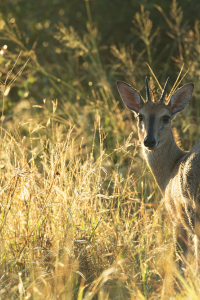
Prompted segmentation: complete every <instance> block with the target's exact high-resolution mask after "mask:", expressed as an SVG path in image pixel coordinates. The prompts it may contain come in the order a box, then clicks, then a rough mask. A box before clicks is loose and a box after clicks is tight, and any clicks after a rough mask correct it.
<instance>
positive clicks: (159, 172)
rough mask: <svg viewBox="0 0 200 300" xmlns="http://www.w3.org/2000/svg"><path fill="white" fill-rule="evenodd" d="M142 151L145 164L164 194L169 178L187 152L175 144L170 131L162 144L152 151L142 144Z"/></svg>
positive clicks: (173, 174)
mask: <svg viewBox="0 0 200 300" xmlns="http://www.w3.org/2000/svg"><path fill="white" fill-rule="evenodd" d="M143 152H144V156H145V159H146V161H147V164H148V166H149V167H150V169H151V171H152V173H153V175H154V178H155V180H156V182H157V184H158V186H159V188H160V190H161V192H162V194H163V195H164V193H165V189H166V187H167V185H168V183H169V181H170V179H171V178H173V177H174V176H175V174H176V173H177V170H178V167H179V165H180V163H181V161H182V160H183V158H184V156H185V155H186V154H187V152H185V151H183V150H181V149H180V148H179V147H178V146H177V144H176V142H175V140H174V136H173V133H172V131H171V134H170V135H169V138H168V140H167V141H166V143H165V144H164V145H163V146H161V147H159V148H155V149H154V150H152V151H149V150H147V149H146V148H145V147H144V146H143Z"/></svg>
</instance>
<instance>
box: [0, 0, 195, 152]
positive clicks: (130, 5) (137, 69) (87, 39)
mask: <svg viewBox="0 0 200 300" xmlns="http://www.w3.org/2000/svg"><path fill="white" fill-rule="evenodd" d="M0 8H1V10H0V11H1V13H0V32H1V37H0V39H1V47H3V46H4V45H7V49H4V48H2V50H1V57H0V76H1V77H0V78H1V80H2V82H3V83H4V84H5V82H6V86H5V85H2V87H1V91H2V93H1V102H0V110H1V113H2V115H4V116H3V117H2V121H3V120H4V123H6V121H7V120H8V121H9V120H11V119H12V120H13V119H15V120H20V122H21V124H22V122H25V121H27V117H28V118H32V119H33V118H37V121H38V119H41V123H43V125H44V122H46V119H45V118H44V117H45V112H46V110H45V109H48V110H51V106H52V102H51V101H56V103H57V115H58V116H59V117H60V118H63V119H64V120H65V121H64V120H63V119H62V121H63V122H65V124H68V125H69V126H70V124H73V125H76V126H78V127H81V128H82V133H81V134H80V135H85V137H87V139H86V141H85V143H87V140H88V136H91V134H92V132H91V130H93V129H92V128H93V123H94V118H95V117H94V116H95V114H94V111H95V109H97V108H98V110H99V114H100V116H101V118H102V120H103V125H104V130H105V132H106V134H108V133H109V138H108V139H107V144H106V147H107V148H110V147H111V145H112V143H115V139H116V138H117V140H119V141H120V140H123V135H124V134H125V135H127V133H126V132H124V126H123V122H122V123H121V122H120V120H119V119H120V118H121V115H119V112H120V111H119V109H120V110H122V109H123V104H122V102H121V101H120V98H119V95H118V92H117V89H116V80H118V79H119V80H124V81H127V82H128V83H129V84H131V85H133V86H134V87H135V88H136V89H138V90H139V91H140V92H141V93H142V95H143V96H145V87H144V78H145V76H146V75H148V76H150V75H151V73H150V71H149V69H148V67H147V65H146V64H145V63H146V62H147V63H148V64H149V65H150V66H151V68H152V69H153V71H154V73H155V74H156V76H157V78H158V80H159V81H160V84H161V86H163V85H164V82H165V80H166V78H167V77H170V83H169V86H170V87H172V86H173V84H174V82H175V79H176V77H177V75H178V73H179V70H180V68H181V66H182V65H183V63H184V71H186V70H187V69H188V68H189V72H188V74H187V76H186V78H185V79H184V81H183V82H184V83H185V82H188V81H193V82H194V83H197V84H196V86H195V92H194V97H193V101H192V105H191V106H190V108H189V111H188V113H187V112H185V114H187V115H188V116H190V125H189V126H188V124H185V123H184V122H183V124H181V123H180V122H178V123H177V124H176V125H177V126H178V129H179V130H181V131H184V132H185V131H187V130H189V132H188V133H189V134H190V140H187V139H186V140H185V139H184V137H182V138H183V139H184V145H185V146H186V148H187V149H188V148H189V147H190V146H191V145H192V143H193V142H194V140H195V139H196V136H195V129H196V127H195V125H198V124H199V113H200V110H199V107H200V106H199V104H198V102H197V101H196V100H197V99H196V98H197V97H196V95H197V94H199V84H198V80H199V72H200V71H199V70H200V66H199V64H200V44H199V43H200V33H199V30H200V24H199V19H200V3H199V1H190V0H187V1H184V2H182V1H175V0H174V1H160V0H159V1H156V0H155V1H151V2H149V1H145V0H143V1H125V2H124V1H123V2H122V1H119V0H115V1H109V2H108V1H97V0H93V1H80V0H73V1H63V0H53V1H51V3H49V1H47V0H44V1H38V0H36V1H35V0H34V1H25V0H14V1H13V0H12V1H9V0H7V1H4V2H1V4H0ZM20 53H21V54H20ZM19 54H20V57H19V58H18V56H19ZM17 58H18V60H17ZM28 59H29V61H28V63H27V65H26V67H25V69H24V70H23V72H22V74H20V76H19V77H18V78H17V80H15V81H14V82H13V83H12V84H10V83H11V82H12V81H13V79H14V78H15V75H16V74H17V73H18V72H19V71H20V69H21V67H22V66H23V65H24V64H25V62H26V61H27V60H28ZM14 64H15V67H14V68H13V66H14ZM12 68H13V70H12V73H11V74H9V71H10V70H11V69H12ZM8 74H9V76H8ZM7 77H9V78H7ZM15 79H16V78H15ZM154 83H155V81H154ZM156 91H158V93H160V91H159V89H158V86H157V84H156V83H155V92H156ZM3 95H4V97H3ZM3 98H4V101H3ZM56 99H57V100H56ZM44 102H45V103H44ZM35 105H40V106H43V107H44V105H45V109H40V108H36V107H33V106H35ZM191 109H193V113H192V116H191V111H190V110H191ZM127 116H128V117H130V114H129V113H126V114H125V115H123V121H124V120H126V118H127ZM60 122H61V119H60ZM197 123H198V124H197ZM12 124H13V123H12ZM124 125H125V123H124ZM11 127H13V126H11ZM22 131H24V132H26V128H23V130H22ZM123 132H124V133H123ZM84 133H85V134H84Z"/></svg>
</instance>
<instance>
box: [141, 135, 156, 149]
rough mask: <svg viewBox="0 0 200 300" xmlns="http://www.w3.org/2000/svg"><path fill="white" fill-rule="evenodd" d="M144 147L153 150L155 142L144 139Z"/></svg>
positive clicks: (151, 138)
mask: <svg viewBox="0 0 200 300" xmlns="http://www.w3.org/2000/svg"><path fill="white" fill-rule="evenodd" d="M144 145H145V147H147V148H153V147H154V146H155V145H156V140H155V139H154V138H153V137H148V136H147V137H146V138H145V140H144Z"/></svg>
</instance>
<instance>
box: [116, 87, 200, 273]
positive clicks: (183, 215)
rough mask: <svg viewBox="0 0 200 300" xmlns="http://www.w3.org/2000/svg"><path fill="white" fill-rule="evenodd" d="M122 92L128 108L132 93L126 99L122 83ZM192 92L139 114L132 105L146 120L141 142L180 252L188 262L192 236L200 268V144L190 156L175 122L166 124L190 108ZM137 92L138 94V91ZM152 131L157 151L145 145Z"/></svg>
mask: <svg viewBox="0 0 200 300" xmlns="http://www.w3.org/2000/svg"><path fill="white" fill-rule="evenodd" d="M122 87H123V89H122ZM118 89H119V92H120V95H121V97H122V99H123V101H124V102H125V104H126V101H127V99H126V97H128V99H129V100H130V94H129V93H128V94H126V95H125V96H124V89H126V84H125V83H121V82H119V83H118ZM133 90H134V89H133ZM192 91H193V84H187V85H185V86H183V87H182V88H180V89H178V90H177V91H176V92H175V93H174V94H173V95H172V97H171V99H170V101H169V104H168V105H166V104H165V103H164V102H161V101H160V102H146V103H140V109H139V111H138V110H137V109H135V102H134V103H132V106H131V102H130V101H129V102H128V104H129V108H130V109H132V110H133V111H134V112H135V113H136V114H137V116H140V117H141V116H142V120H138V135H139V139H140V142H141V145H142V148H143V153H144V157H145V159H146V161H147V164H148V165H149V168H150V169H151V172H152V174H153V176H154V178H155V180H156V182H157V184H158V186H159V188H160V190H161V192H162V194H163V196H164V198H165V203H166V208H167V210H168V212H169V215H170V218H171V221H172V224H173V229H174V239H175V241H176V249H177V252H178V253H179V254H180V252H182V253H183V255H184V257H185V258H186V256H187V252H188V241H189V236H192V237H193V240H194V244H195V254H196V262H197V267H198V240H199V239H200V196H198V189H199V183H200V140H199V141H198V142H197V143H196V144H195V145H194V147H193V148H192V149H191V150H190V151H189V152H185V151H183V150H181V149H180V148H179V146H178V145H177V144H176V142H175V139H174V136H173V131H172V128H171V122H170V121H169V122H164V121H163V116H168V117H170V119H172V118H173V117H174V116H175V115H176V114H177V113H178V112H179V111H181V110H183V109H184V108H185V107H186V105H187V104H188V102H189V100H190V97H191V95H192ZM129 92H130V88H129ZM135 92H136V90H134V93H135ZM137 99H139V96H138V95H137ZM137 99H136V98H135V99H134V101H137ZM138 101H139V100H138ZM138 103H139V102H138ZM152 115H153V120H154V123H153V125H152V124H149V123H150V122H151V121H149V120H152V117H151V119H150V116H152ZM152 126H153V129H152ZM150 127H151V129H150V130H151V136H153V137H154V139H155V141H156V145H155V147H154V148H153V149H152V148H150V147H149V148H148V147H147V146H145V143H144V141H145V138H146V137H147V136H148V135H150V133H149V128H150ZM152 131H153V133H152ZM179 267H180V268H182V260H181V259H179Z"/></svg>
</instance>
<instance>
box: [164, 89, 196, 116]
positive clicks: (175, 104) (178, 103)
mask: <svg viewBox="0 0 200 300" xmlns="http://www.w3.org/2000/svg"><path fill="white" fill-rule="evenodd" d="M193 89H194V83H187V84H185V85H184V86H182V87H181V88H179V89H178V90H177V91H176V92H175V93H173V95H172V96H171V98H170V101H169V104H168V106H169V107H171V110H172V118H174V117H175V116H176V115H177V113H179V112H180V111H182V110H183V109H184V108H185V107H186V106H187V105H188V103H189V101H190V98H191V96H192V92H193Z"/></svg>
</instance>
